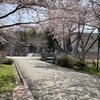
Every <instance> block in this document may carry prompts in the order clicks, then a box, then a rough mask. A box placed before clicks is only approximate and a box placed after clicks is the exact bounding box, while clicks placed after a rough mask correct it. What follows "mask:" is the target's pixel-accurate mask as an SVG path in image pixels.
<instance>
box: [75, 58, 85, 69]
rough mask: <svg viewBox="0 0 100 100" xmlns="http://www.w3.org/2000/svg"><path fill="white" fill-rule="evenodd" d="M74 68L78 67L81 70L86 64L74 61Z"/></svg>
mask: <svg viewBox="0 0 100 100" xmlns="http://www.w3.org/2000/svg"><path fill="white" fill-rule="evenodd" d="M74 66H76V67H78V68H79V69H83V68H85V67H86V66H87V63H85V62H82V61H80V60H75V64H74Z"/></svg>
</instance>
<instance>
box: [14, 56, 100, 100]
mask: <svg viewBox="0 0 100 100" xmlns="http://www.w3.org/2000/svg"><path fill="white" fill-rule="evenodd" d="M13 59H14V60H15V61H16V62H17V64H18V65H19V68H20V70H21V72H22V74H23V76H24V78H25V79H26V81H27V83H28V86H29V88H30V90H31V92H32V95H33V97H34V99H35V100H100V78H99V77H96V76H91V75H88V74H84V73H78V72H74V71H71V70H69V69H66V68H61V67H58V66H55V65H52V64H48V63H46V62H42V61H39V60H37V58H36V57H13Z"/></svg>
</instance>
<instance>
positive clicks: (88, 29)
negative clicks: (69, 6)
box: [74, 25, 98, 33]
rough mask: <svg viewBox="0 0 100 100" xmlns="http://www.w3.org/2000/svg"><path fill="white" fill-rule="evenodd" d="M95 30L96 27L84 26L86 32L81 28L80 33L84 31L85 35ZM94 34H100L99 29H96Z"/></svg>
mask: <svg viewBox="0 0 100 100" xmlns="http://www.w3.org/2000/svg"><path fill="white" fill-rule="evenodd" d="M93 30H94V27H91V26H87V25H85V26H84V30H83V28H82V27H81V28H80V32H82V31H83V33H91V32H92V31H93ZM74 32H75V33H77V32H78V29H76V30H75V31H74ZM93 33H98V29H97V28H96V29H95V30H94V32H93Z"/></svg>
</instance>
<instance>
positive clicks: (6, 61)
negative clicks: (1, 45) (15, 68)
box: [1, 58, 13, 65]
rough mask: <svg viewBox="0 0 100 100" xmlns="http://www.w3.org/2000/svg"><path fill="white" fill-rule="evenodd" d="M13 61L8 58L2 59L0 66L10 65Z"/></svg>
mask: <svg viewBox="0 0 100 100" xmlns="http://www.w3.org/2000/svg"><path fill="white" fill-rule="evenodd" d="M12 63H13V60H12V59H9V58H4V59H3V60H2V62H1V64H7V65H12Z"/></svg>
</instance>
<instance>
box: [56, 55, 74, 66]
mask: <svg viewBox="0 0 100 100" xmlns="http://www.w3.org/2000/svg"><path fill="white" fill-rule="evenodd" d="M56 61H57V64H58V65H60V66H63V67H68V68H72V67H73V66H74V64H75V60H74V59H73V58H72V56H71V55H67V54H60V55H58V56H57V57H56Z"/></svg>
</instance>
